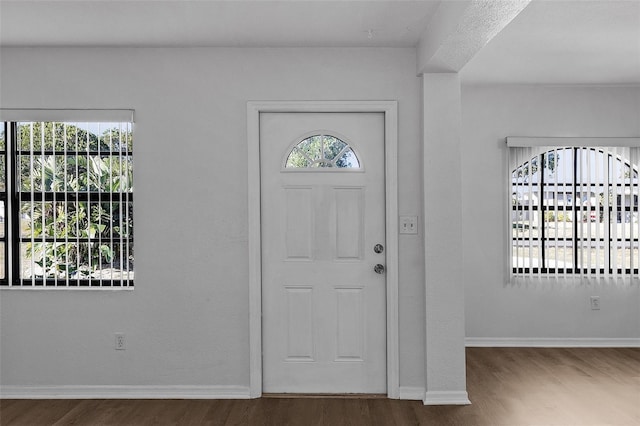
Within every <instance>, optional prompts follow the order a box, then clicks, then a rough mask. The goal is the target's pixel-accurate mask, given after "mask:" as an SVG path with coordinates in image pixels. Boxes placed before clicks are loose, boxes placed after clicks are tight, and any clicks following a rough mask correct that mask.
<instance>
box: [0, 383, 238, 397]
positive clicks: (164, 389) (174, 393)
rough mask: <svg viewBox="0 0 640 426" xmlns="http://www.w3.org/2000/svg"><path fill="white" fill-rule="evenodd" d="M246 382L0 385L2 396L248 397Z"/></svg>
mask: <svg viewBox="0 0 640 426" xmlns="http://www.w3.org/2000/svg"><path fill="white" fill-rule="evenodd" d="M248 398H249V388H248V387H245V386H0V399H248Z"/></svg>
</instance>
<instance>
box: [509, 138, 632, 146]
mask: <svg viewBox="0 0 640 426" xmlns="http://www.w3.org/2000/svg"><path fill="white" fill-rule="evenodd" d="M507 146H508V147H509V148H514V147H542V146H603V147H604V146H607V147H619V146H627V147H634V146H640V137H639V138H635V137H631V138H627V137H602V138H592V137H527V136H507Z"/></svg>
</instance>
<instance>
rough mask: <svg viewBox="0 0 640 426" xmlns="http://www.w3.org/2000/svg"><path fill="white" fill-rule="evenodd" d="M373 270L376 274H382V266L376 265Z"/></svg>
mask: <svg viewBox="0 0 640 426" xmlns="http://www.w3.org/2000/svg"><path fill="white" fill-rule="evenodd" d="M373 270H374V271H375V273H376V274H384V265H382V264H380V263H378V264H377V265H376V266H374V267H373Z"/></svg>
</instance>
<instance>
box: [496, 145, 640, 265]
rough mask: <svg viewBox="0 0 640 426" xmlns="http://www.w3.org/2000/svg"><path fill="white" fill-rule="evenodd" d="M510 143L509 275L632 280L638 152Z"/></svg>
mask: <svg viewBox="0 0 640 426" xmlns="http://www.w3.org/2000/svg"><path fill="white" fill-rule="evenodd" d="M514 139H516V140H517V139H518V138H514ZM524 139H526V138H524ZM582 139H583V138H581V140H582ZM630 139H633V138H630ZM508 142H509V141H508ZM560 142H561V141H560ZM600 142H601V141H600ZM612 142H614V143H615V142H618V143H620V142H622V141H616V140H613V141H612ZM626 142H629V141H626ZM516 144H517V142H516V141H512V144H511V147H510V149H509V161H510V167H509V180H510V191H509V215H510V220H509V227H510V230H509V235H510V239H511V247H510V251H511V275H512V276H538V277H540V276H589V277H634V278H637V277H638V266H639V264H640V257H639V244H638V237H639V235H638V231H639V229H638V219H639V217H638V197H639V195H640V191H639V186H638V148H635V147H632V146H602V147H598V146H562V147H559V146H547V147H544V146H535V144H534V146H514V145H516Z"/></svg>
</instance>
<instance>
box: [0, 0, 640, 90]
mask: <svg viewBox="0 0 640 426" xmlns="http://www.w3.org/2000/svg"><path fill="white" fill-rule="evenodd" d="M448 1H452V0H444V2H448ZM491 1H494V0H491ZM503 1H505V0H503ZM506 1H508V0H506ZM439 3H440V1H435V0H422V1H405V0H389V1H382V0H368V1H364V0H359V1H350V0H342V1H339V0H337V1H327V0H324V1H314V0H284V1H266V0H227V1H221V0H198V1H195V0H179V1H176V0H149V1H145V0H84V1H78V0H75V1H69V0H46V1H42V0H17V1H16V0H0V46H127V47H130V46H152V47H184V46H220V47H223V46H224V47H414V46H416V45H417V43H418V41H419V39H420V35H421V34H422V33H423V31H424V29H425V28H427V26H428V25H430V19H431V18H432V17H433V16H434V14H435V11H436V9H437V8H438V7H439ZM461 78H462V80H463V82H465V83H479V84H482V83H513V84H518V83H548V84H640V0H624V1H615V0H570V1H561V0H533V1H532V2H531V3H530V4H529V6H527V7H526V8H525V9H524V10H523V11H522V12H521V13H520V14H519V15H518V16H516V18H515V19H514V20H513V21H512V22H511V23H510V24H509V25H508V26H507V27H506V28H505V29H504V30H503V31H502V32H500V33H499V34H498V35H497V36H496V37H495V38H493V40H492V41H490V42H489V43H488V44H487V45H486V46H485V47H484V48H483V49H482V50H481V51H480V52H479V53H477V54H476V56H475V57H474V58H472V59H471V61H470V62H469V63H468V64H467V65H466V66H465V67H464V68H463V69H462V71H461Z"/></svg>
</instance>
